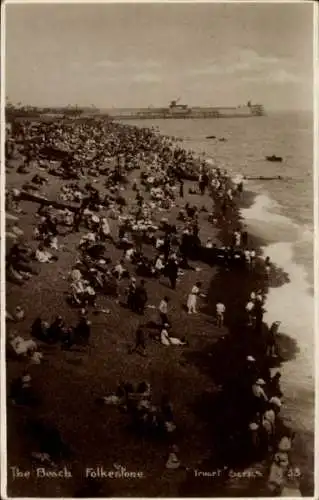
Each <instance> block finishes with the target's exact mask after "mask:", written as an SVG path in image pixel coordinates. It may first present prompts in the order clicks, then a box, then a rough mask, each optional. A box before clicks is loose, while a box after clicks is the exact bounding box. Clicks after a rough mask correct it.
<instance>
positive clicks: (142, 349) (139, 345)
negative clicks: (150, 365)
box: [130, 327, 146, 356]
mask: <svg viewBox="0 0 319 500" xmlns="http://www.w3.org/2000/svg"><path fill="white" fill-rule="evenodd" d="M133 352H137V353H138V354H141V356H146V344H145V335H144V332H143V330H142V328H141V327H138V329H137V330H136V332H135V347H133V349H131V350H130V354H132V353H133Z"/></svg>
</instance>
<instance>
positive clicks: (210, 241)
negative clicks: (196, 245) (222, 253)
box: [206, 238, 213, 248]
mask: <svg viewBox="0 0 319 500" xmlns="http://www.w3.org/2000/svg"><path fill="white" fill-rule="evenodd" d="M206 248H213V240H212V239H211V238H207V241H206Z"/></svg>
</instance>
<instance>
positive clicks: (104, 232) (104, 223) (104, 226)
mask: <svg viewBox="0 0 319 500" xmlns="http://www.w3.org/2000/svg"><path fill="white" fill-rule="evenodd" d="M99 231H100V239H101V241H105V240H106V239H112V236H111V229H110V224H109V222H108V220H107V218H106V217H102V218H101V221H100V228H99Z"/></svg>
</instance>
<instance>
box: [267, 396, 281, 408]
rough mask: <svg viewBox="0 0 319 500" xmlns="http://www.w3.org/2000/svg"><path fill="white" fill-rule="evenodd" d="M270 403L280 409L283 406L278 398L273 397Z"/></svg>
mask: <svg viewBox="0 0 319 500" xmlns="http://www.w3.org/2000/svg"><path fill="white" fill-rule="evenodd" d="M269 403H270V404H272V405H275V406H278V408H280V407H281V406H282V402H281V401H280V399H279V398H278V397H277V396H273V397H272V398H270V400H269Z"/></svg>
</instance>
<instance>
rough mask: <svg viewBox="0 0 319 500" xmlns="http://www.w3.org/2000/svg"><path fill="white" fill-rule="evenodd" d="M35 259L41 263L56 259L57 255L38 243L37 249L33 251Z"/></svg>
mask: <svg viewBox="0 0 319 500" xmlns="http://www.w3.org/2000/svg"><path fill="white" fill-rule="evenodd" d="M35 259H36V260H37V261H38V262H41V263H50V262H53V261H54V260H57V257H55V256H54V255H52V254H51V253H50V252H48V251H47V250H45V248H44V245H43V244H42V243H40V244H39V246H38V248H37V250H36V251H35Z"/></svg>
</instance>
